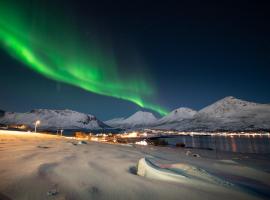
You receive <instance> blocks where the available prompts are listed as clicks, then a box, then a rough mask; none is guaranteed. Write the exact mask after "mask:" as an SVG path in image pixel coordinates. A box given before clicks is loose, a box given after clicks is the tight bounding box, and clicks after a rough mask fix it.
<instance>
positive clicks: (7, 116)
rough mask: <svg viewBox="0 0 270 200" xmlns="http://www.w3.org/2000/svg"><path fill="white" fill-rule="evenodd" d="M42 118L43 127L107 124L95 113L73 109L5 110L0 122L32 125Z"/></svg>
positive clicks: (64, 127)
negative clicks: (23, 111) (15, 111)
mask: <svg viewBox="0 0 270 200" xmlns="http://www.w3.org/2000/svg"><path fill="white" fill-rule="evenodd" d="M37 120H40V122H41V123H40V125H39V128H41V129H59V128H63V129H102V128H108V126H107V125H106V124H104V123H103V122H101V121H100V120H98V119H97V118H96V117H95V116H93V115H88V114H84V113H79V112H76V111H72V110H49V109H35V110H32V111H30V112H26V113H14V112H5V113H4V115H3V116H2V117H0V124H6V125H10V124H25V125H28V126H30V127H33V126H34V123H35V122H36V121H37Z"/></svg>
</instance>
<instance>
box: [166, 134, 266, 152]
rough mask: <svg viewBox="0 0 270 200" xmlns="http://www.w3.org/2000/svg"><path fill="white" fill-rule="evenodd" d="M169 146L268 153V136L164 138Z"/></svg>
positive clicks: (185, 136)
mask: <svg viewBox="0 0 270 200" xmlns="http://www.w3.org/2000/svg"><path fill="white" fill-rule="evenodd" d="M164 139H165V140H166V141H167V142H168V143H169V144H170V145H176V144H177V143H183V144H185V146H186V147H191V148H202V149H214V150H215V149H216V150H219V151H227V152H239V153H263V154H267V153H270V136H267V135H265V136H263V135H261V136H259V135H257V136H190V135H183V136H176V137H171V138H164Z"/></svg>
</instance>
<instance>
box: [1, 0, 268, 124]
mask: <svg viewBox="0 0 270 200" xmlns="http://www.w3.org/2000/svg"><path fill="white" fill-rule="evenodd" d="M9 2H11V1H9ZM14 2H15V1H14ZM63 2H65V3H63ZM266 2H267V1H237V3H236V1H226V3H221V2H219V1H216V2H215V1H212V2H210V1H192V0H189V1H175V2H172V1H164V2H163V3H162V2H160V3H159V2H158V1H153V2H150V1H142V2H140V1H132V2H131V1H98V2H94V1H86V0H85V1H82V0H76V1H67V0H66V1H60V0H59V1H51V2H50V3H49V2H48V1H47V0H39V1H36V0H35V1H34V0H33V1H30V0H29V1H24V0H22V1H20V3H16V9H15V8H14V9H15V10H14V11H12V12H11V13H13V12H18V11H19V12H20V13H23V14H24V13H26V15H27V16H26V18H25V19H27V20H26V21H27V25H28V24H31V29H28V28H25V27H28V26H26V25H25V24H24V26H23V25H21V24H19V23H12V22H13V21H14V22H15V21H16V20H17V19H14V20H13V19H12V20H13V21H12V22H8V21H4V22H3V20H2V21H1V19H0V44H1V46H0V74H1V79H0V92H1V93H0V94H1V95H0V96H1V98H0V108H1V109H3V110H8V111H18V112H25V111H29V110H31V109H34V108H49V109H66V108H67V109H72V110H76V111H80V112H84V113H90V114H94V115H96V116H97V117H98V118H100V119H102V120H106V119H110V118H113V117H120V116H128V115H130V114H132V113H134V112H135V111H137V110H148V111H153V110H158V109H159V108H160V109H161V108H162V109H163V110H166V111H170V110H172V109H175V108H178V107H182V106H184V107H189V108H192V109H196V110H199V109H201V108H203V107H204V106H207V105H209V104H210V103H213V102H214V101H216V100H218V99H221V98H223V97H225V96H235V97H237V98H241V99H244V100H248V101H254V102H259V103H270V92H269V91H270V90H269V88H270V12H269V10H270V5H269V3H268V4H267V3H266ZM0 5H1V4H0ZM14 5H15V4H14ZM10 9H12V7H11V8H10ZM2 13H3V12H2ZM7 13H9V11H7ZM0 17H1V14H0ZM7 19H9V18H8V17H7ZM3 24H4V25H5V26H7V27H8V28H9V29H10V30H16V31H14V32H16V34H17V35H18V36H20V37H21V38H24V37H25V38H28V39H25V41H27V45H28V47H31V48H30V49H31V51H32V52H34V53H35V55H38V56H39V58H41V60H42V62H43V63H46V65H47V66H50V65H52V66H55V68H54V69H58V66H61V67H66V64H67V63H68V62H70V61H72V62H73V64H74V63H75V65H76V61H77V60H78V62H80V64H81V63H84V64H85V63H86V65H87V64H90V65H94V64H96V63H97V64H96V66H98V67H97V69H96V68H95V70H96V71H97V74H99V73H100V74H101V78H100V79H97V82H93V83H94V84H96V85H97V88H98V89H97V90H98V93H96V92H91V91H89V90H88V89H87V90H88V91H87V90H86V89H82V88H81V85H80V86H78V85H77V80H76V79H74V81H73V80H72V83H69V80H65V81H63V79H64V78H63V77H62V76H61V77H60V78H58V77H59V74H57V76H55V77H57V78H52V77H48V75H47V76H46V75H45V76H44V74H42V73H39V72H37V71H35V70H33V69H31V67H29V66H27V64H26V61H22V60H23V58H21V57H18V55H15V56H14V52H13V53H12V50H11V52H10V50H7V49H6V48H5V47H3V46H4V45H5V41H4V39H5V37H4V36H7V34H6V33H9V32H5V31H6V30H4V31H3V33H2V39H1V29H3V27H4V26H2V25H3ZM15 25H16V27H12V26H15ZM17 25H20V26H18V27H17ZM28 31H29V33H28ZM3 35H4V36H3ZM21 35H22V36H21ZM32 35H34V36H35V37H34V38H32V37H31V36H32ZM3 38H4V39H3ZM29 38H30V39H29ZM44 38H45V40H43V39H44ZM52 38H53V39H52ZM29 41H31V42H29ZM33 41H35V43H34V44H32V42H33ZM75 41H76V42H75ZM93 43H95V44H93ZM89 46H90V47H89ZM45 47H46V50H45ZM69 48H71V49H69ZM50 49H53V50H52V52H53V55H52V53H51V52H50ZM47 51H48V53H47ZM44 52H45V53H44ZM97 52H102V53H97ZM104 52H105V53H104ZM15 54H16V53H15ZM45 55H46V56H45ZM58 55H59V56H58ZM75 55H76V56H75ZM59 57H60V58H61V59H60V58H59ZM96 57H98V58H96ZM63 58H64V59H63ZM59 60H60V61H59ZM93 63H94V64H93ZM68 64H69V63H68ZM99 66H101V68H99ZM82 69H83V70H85V68H82ZM104 71H106V72H104ZM83 72H85V71H83ZM57 73H62V70H59V69H58V72H57ZM65 73H66V72H65ZM62 74H63V73H62ZM62 74H61V75H62ZM93 78H95V77H93ZM57 79H62V80H57ZM110 79H111V80H110ZM80 81H81V80H80ZM67 82H68V83H67ZM142 82H143V84H142ZM78 84H79V83H78ZM102 84H103V85H102ZM110 84H115V87H113V89H112V90H111V87H109V86H108V85H110ZM99 86H100V88H101V89H100V88H99ZM115 88H116V89H115ZM149 88H150V89H149ZM90 90H93V87H92V86H91V87H90ZM150 90H151V91H150ZM105 93H106V94H105ZM133 93H134V94H135V95H134V96H133ZM104 94H105V95H104ZM137 97H140V98H141V99H142V102H143V104H145V105H146V107H148V108H149V107H153V106H155V107H154V109H151V108H150V109H147V108H141V107H140V106H138V105H136V104H135V103H134V102H131V99H132V100H134V98H137ZM136 101H137V100H136ZM154 114H155V115H156V116H159V114H158V113H157V112H154Z"/></svg>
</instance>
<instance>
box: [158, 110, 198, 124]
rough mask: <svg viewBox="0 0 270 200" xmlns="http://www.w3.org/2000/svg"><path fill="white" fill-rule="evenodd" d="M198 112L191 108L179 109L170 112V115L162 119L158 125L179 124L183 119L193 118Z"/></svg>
mask: <svg viewBox="0 0 270 200" xmlns="http://www.w3.org/2000/svg"><path fill="white" fill-rule="evenodd" d="M196 113H197V111H195V110H192V109H190V108H184V107H181V108H178V109H175V110H173V111H172V112H170V113H169V114H168V115H166V116H164V117H162V118H161V119H159V120H158V121H157V124H164V123H171V122H178V121H181V120H183V119H190V118H192V117H193V116H194V115H195V114H196Z"/></svg>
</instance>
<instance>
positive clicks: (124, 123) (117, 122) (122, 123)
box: [105, 111, 157, 128]
mask: <svg viewBox="0 0 270 200" xmlns="http://www.w3.org/2000/svg"><path fill="white" fill-rule="evenodd" d="M156 121H157V118H156V117H155V116H154V115H153V114H152V113H150V112H143V111H138V112H136V113H134V114H133V115H131V116H130V117H128V118H126V119H125V118H116V119H112V120H108V121H105V123H106V124H108V125H109V126H112V127H114V128H135V127H136V128H141V127H148V126H151V125H152V124H154V123H155V122H156Z"/></svg>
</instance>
